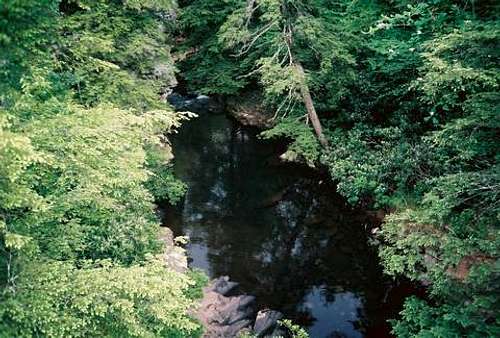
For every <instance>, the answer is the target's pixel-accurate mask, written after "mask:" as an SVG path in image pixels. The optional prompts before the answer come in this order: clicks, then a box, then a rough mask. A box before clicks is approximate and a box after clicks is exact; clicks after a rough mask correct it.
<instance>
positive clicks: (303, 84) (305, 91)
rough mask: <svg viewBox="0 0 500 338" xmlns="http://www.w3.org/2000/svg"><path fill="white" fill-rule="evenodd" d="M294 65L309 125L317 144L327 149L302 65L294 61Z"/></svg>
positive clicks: (326, 142)
mask: <svg viewBox="0 0 500 338" xmlns="http://www.w3.org/2000/svg"><path fill="white" fill-rule="evenodd" d="M294 65H295V68H296V69H297V73H298V74H299V81H300V93H301V95H302V100H303V101H304V105H305V106H306V109H307V115H308V116H309V119H310V120H311V124H312V126H313V128H314V132H315V133H316V136H317V137H318V140H319V143H321V145H322V146H323V147H324V148H327V147H328V141H327V139H326V137H325V135H324V134H323V128H322V127H321V122H320V121H319V118H318V114H316V108H314V103H313V100H312V97H311V92H310V91H309V86H308V85H307V80H306V75H305V73H304V68H302V65H301V64H300V63H299V62H298V61H295V62H294Z"/></svg>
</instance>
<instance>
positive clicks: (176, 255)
mask: <svg viewBox="0 0 500 338" xmlns="http://www.w3.org/2000/svg"><path fill="white" fill-rule="evenodd" d="M160 239H161V240H162V241H163V243H164V251H163V254H162V258H163V260H164V261H165V264H166V265H167V266H168V267H170V268H172V269H174V270H175V271H178V272H186V271H187V270H188V260H187V254H186V250H184V249H183V248H182V247H180V246H179V245H176V239H175V238H174V235H173V232H172V230H170V229H169V228H166V227H163V228H161V232H160ZM237 289H238V283H236V282H233V281H231V280H230V279H229V277H228V276H222V277H219V278H216V279H214V280H212V281H211V282H210V283H209V285H208V286H206V287H205V288H204V289H203V297H202V300H201V302H200V305H199V306H198V308H197V309H195V311H193V312H194V316H195V317H196V318H197V319H198V320H199V321H200V322H201V323H202V324H203V326H204V328H205V333H204V335H203V337H206V338H231V337H238V336H240V335H242V334H244V333H248V334H251V335H255V336H257V337H278V336H282V335H283V332H282V331H281V329H280V328H279V326H278V321H279V320H280V319H282V318H283V315H282V314H281V313H280V312H278V311H273V310H269V309H265V310H260V311H257V310H256V308H255V306H254V303H255V297H254V296H249V295H245V294H238V291H237Z"/></svg>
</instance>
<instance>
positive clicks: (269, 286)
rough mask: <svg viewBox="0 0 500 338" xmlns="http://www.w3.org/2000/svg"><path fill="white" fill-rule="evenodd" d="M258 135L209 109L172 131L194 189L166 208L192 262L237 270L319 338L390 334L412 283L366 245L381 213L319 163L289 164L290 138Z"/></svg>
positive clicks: (254, 291) (248, 285) (245, 283)
mask: <svg viewBox="0 0 500 338" xmlns="http://www.w3.org/2000/svg"><path fill="white" fill-rule="evenodd" d="M257 135H258V132H257V131H256V130H254V129H251V128H246V127H243V126H241V125H238V124H237V123H236V122H234V121H232V120H231V119H229V118H228V117H227V116H226V115H225V114H213V113H205V114H201V116H200V117H198V118H196V119H193V120H191V121H189V122H186V123H185V124H184V125H183V126H182V128H181V129H180V132H179V133H178V134H177V135H175V136H174V137H173V139H172V144H173V149H174V155H175V161H174V163H175V164H174V170H175V174H176V175H177V177H179V178H180V179H182V180H183V181H184V182H186V183H187V184H188V185H189V189H188V191H187V194H186V196H185V198H184V200H183V201H182V202H181V203H180V204H179V205H178V206H177V207H170V206H168V205H164V206H162V208H163V211H164V215H165V216H164V224H165V225H167V226H169V227H170V228H172V230H173V231H174V233H175V234H176V235H187V236H189V238H190V242H189V244H188V245H187V251H188V254H189V258H190V266H191V267H194V268H199V269H202V270H204V271H205V272H206V273H207V274H208V275H209V276H210V277H218V276H222V275H228V276H230V278H231V279H232V280H234V281H236V282H238V283H240V285H241V289H242V291H243V292H244V293H247V294H250V295H254V296H256V301H257V303H258V308H259V309H262V308H271V309H274V310H278V311H281V312H283V313H284V314H285V316H286V317H287V318H290V319H292V320H294V321H295V322H296V323H298V324H300V325H303V326H304V327H305V328H306V329H307V331H308V332H309V333H310V335H311V337H312V338H332V337H345V338H348V337H349V338H360V337H387V336H389V330H390V329H389V325H388V324H387V322H386V321H387V319H388V318H393V317H394V316H395V315H396V313H397V312H398V310H399V309H400V307H401V299H402V293H405V291H404V289H405V288H404V287H403V286H401V284H398V285H396V284H395V282H393V281H391V280H390V279H388V278H387V277H384V276H383V274H382V271H381V268H380V265H379V262H378V258H377V254H376V248H374V247H372V246H370V245H369V244H368V243H367V242H368V237H367V231H366V230H365V229H367V228H370V225H371V223H372V222H374V220H373V219H372V218H370V217H368V216H367V215H366V213H364V212H362V211H360V210H356V209H353V208H351V207H350V206H348V205H346V203H345V202H344V200H343V199H342V198H341V197H340V196H338V195H337V194H336V193H335V190H334V188H333V187H332V185H331V184H329V183H328V182H327V180H326V179H325V178H323V177H321V176H319V175H318V174H316V173H314V171H313V170H310V169H305V168H302V167H300V166H297V165H285V164H281V163H280V161H279V159H278V156H279V154H280V153H282V152H283V145H282V144H280V143H278V142H269V141H263V140H260V139H259V138H258V136H257ZM401 290H403V291H401Z"/></svg>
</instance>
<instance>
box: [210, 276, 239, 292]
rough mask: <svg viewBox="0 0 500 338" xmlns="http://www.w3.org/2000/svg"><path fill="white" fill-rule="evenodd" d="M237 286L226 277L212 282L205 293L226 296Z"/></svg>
mask: <svg viewBox="0 0 500 338" xmlns="http://www.w3.org/2000/svg"><path fill="white" fill-rule="evenodd" d="M237 286H238V283H236V282H232V281H230V280H229V277H228V276H222V277H219V278H217V279H215V280H213V281H212V283H210V285H209V286H208V287H207V291H214V292H217V293H219V294H221V295H224V296H227V294H228V293H229V292H231V291H232V290H234V288H236V287H237Z"/></svg>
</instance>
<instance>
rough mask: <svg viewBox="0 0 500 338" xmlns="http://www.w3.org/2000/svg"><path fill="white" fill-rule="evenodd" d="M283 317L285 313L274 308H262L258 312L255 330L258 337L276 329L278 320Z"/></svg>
mask: <svg viewBox="0 0 500 338" xmlns="http://www.w3.org/2000/svg"><path fill="white" fill-rule="evenodd" d="M282 318H283V314H282V313H281V312H279V311H274V310H261V311H259V312H258V313H257V318H256V319H255V324H254V326H253V332H254V333H255V334H256V335H257V336H258V337H263V336H264V335H265V334H267V333H271V332H273V331H274V329H276V327H277V324H278V320H280V319H282Z"/></svg>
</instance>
